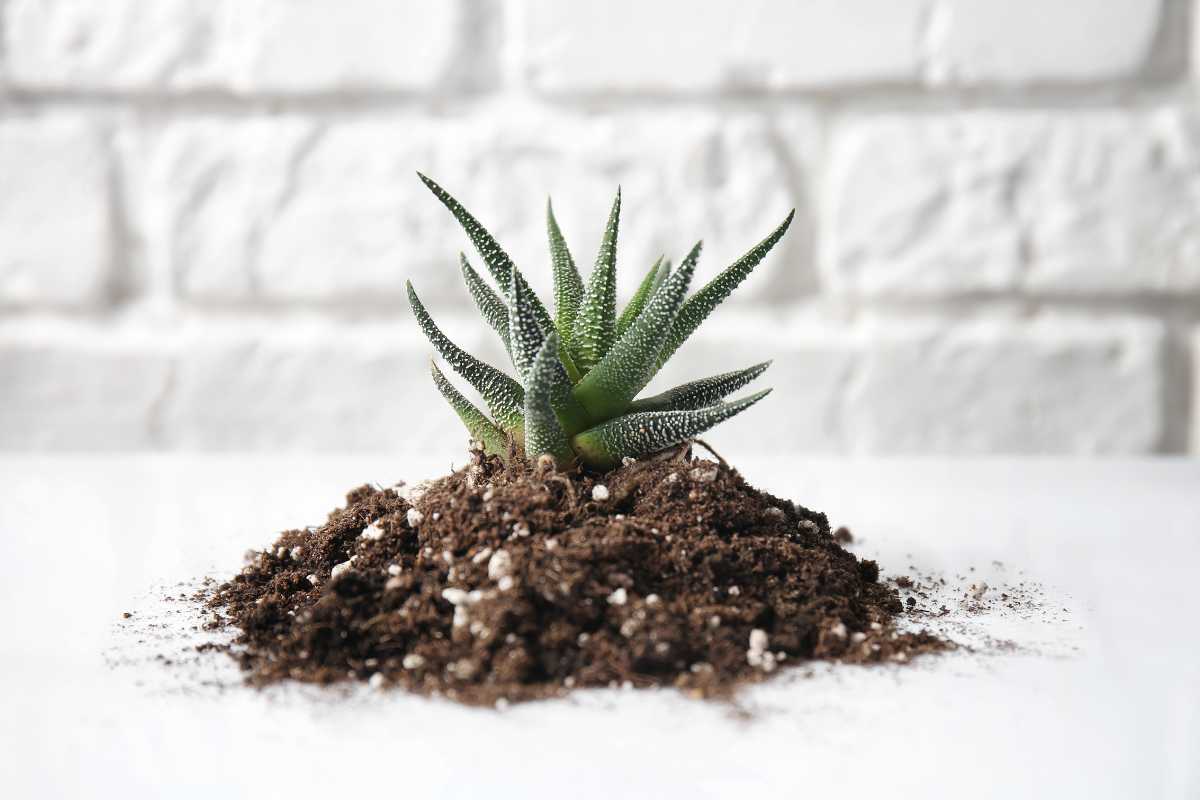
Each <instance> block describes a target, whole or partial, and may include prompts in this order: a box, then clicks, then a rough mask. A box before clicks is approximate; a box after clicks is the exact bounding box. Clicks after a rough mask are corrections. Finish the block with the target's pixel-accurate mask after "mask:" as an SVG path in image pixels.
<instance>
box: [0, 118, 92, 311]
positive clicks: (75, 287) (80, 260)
mask: <svg viewBox="0 0 1200 800" xmlns="http://www.w3.org/2000/svg"><path fill="white" fill-rule="evenodd" d="M107 160H108V159H107V155H106V151H105V147H104V145H103V142H102V141H101V139H100V136H99V134H98V132H97V131H96V130H95V129H94V128H93V127H92V126H90V125H89V124H88V123H87V122H86V121H84V120H81V119H76V118H66V117H49V118H19V117H13V118H9V119H6V120H3V121H0V242H3V245H2V246H0V306H28V305H49V306H60V307H84V306H92V305H96V304H99V303H102V302H104V301H105V300H106V299H107V296H108V293H109V289H108V287H109V284H110V279H111V268H112V236H111V231H110V229H109V224H108V219H109V208H108V203H107V196H108V189H107V185H108V164H107Z"/></svg>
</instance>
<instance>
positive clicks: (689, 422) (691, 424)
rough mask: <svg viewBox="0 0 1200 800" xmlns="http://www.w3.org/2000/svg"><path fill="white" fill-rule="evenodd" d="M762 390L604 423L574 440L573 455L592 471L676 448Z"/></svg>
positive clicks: (763, 393)
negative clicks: (723, 400)
mask: <svg viewBox="0 0 1200 800" xmlns="http://www.w3.org/2000/svg"><path fill="white" fill-rule="evenodd" d="M770 391H771V390H770V389H763V390H762V391H761V392H756V393H755V394H752V395H750V396H749V397H745V398H742V399H741V400H735V401H733V402H732V403H720V404H718V405H715V406H708V407H707V408H698V409H691V410H686V411H640V412H638V413H636V414H628V415H626V416H623V417H618V418H616V419H614V420H610V421H608V422H605V423H604V424H602V425H598V426H596V427H595V428H592V429H590V430H587V431H584V432H583V433H581V434H579V435H578V436H576V437H575V439H574V445H575V448H574V449H575V452H576V453H578V454H579V456H580V458H581V459H582V460H583V462H584V463H585V464H587V465H588V466H589V467H591V468H593V469H599V470H605V469H613V468H614V467H616V466H618V465H619V464H620V463H621V459H622V458H626V457H629V458H638V457H640V456H644V455H648V454H650V453H653V452H656V451H658V450H662V449H663V448H665V447H670V446H671V445H674V444H679V443H680V442H682V441H684V440H685V439H690V438H691V437H693V436H696V435H697V434H700V433H703V432H704V431H706V430H708V429H709V428H711V427H712V426H714V425H716V424H717V423H719V422H723V421H725V420H727V419H729V418H730V417H732V416H734V415H735V414H740V413H741V412H742V411H745V410H746V409H747V408H749V407H750V406H752V405H754V404H755V403H757V402H758V401H759V400H761V399H763V398H764V397H766V396H767V394H769V393H770Z"/></svg>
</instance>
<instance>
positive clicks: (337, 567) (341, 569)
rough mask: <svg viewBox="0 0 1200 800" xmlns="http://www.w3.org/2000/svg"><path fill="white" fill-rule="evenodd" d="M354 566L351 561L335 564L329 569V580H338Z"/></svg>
mask: <svg viewBox="0 0 1200 800" xmlns="http://www.w3.org/2000/svg"><path fill="white" fill-rule="evenodd" d="M351 566H353V564H351V563H350V562H349V561H343V562H342V563H340V564H334V565H333V569H331V570H329V580H331V581H334V580H337V579H338V578H339V577H340V576H341V575H342V574H343V573H345V572H347V571H348V570H349V569H350V567H351Z"/></svg>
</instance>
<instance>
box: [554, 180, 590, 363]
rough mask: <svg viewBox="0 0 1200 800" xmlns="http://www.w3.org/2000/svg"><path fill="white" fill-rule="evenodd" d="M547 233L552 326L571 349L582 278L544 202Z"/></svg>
mask: <svg viewBox="0 0 1200 800" xmlns="http://www.w3.org/2000/svg"><path fill="white" fill-rule="evenodd" d="M546 230H547V233H548V234H549V237H550V264H551V267H552V269H553V270H554V326H555V328H556V329H557V330H558V335H559V338H560V340H561V342H562V344H563V345H564V346H565V349H566V350H568V351H569V350H570V348H571V333H572V332H573V330H574V328H575V318H576V317H577V316H578V315H579V303H580V301H581V300H582V299H583V278H581V277H580V276H579V269H578V268H577V267H576V266H575V259H573V258H571V251H570V250H569V249H568V248H567V241H566V239H564V238H563V235H562V230H561V229H560V228H559V227H558V220H557V219H555V218H554V206H553V205H551V203H550V201H549V200H547V201H546Z"/></svg>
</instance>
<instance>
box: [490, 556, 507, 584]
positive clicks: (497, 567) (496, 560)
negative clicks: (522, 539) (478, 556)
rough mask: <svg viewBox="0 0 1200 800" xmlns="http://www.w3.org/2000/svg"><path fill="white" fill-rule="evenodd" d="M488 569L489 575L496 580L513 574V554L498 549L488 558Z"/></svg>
mask: <svg viewBox="0 0 1200 800" xmlns="http://www.w3.org/2000/svg"><path fill="white" fill-rule="evenodd" d="M487 571H488V577H489V578H491V579H492V580H494V581H498V580H500V579H501V578H503V577H505V576H506V575H510V574H512V556H511V555H509V554H508V553H507V552H506V551H504V550H497V551H496V552H495V553H493V554H492V556H491V558H490V559H489V560H488V566H487Z"/></svg>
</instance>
